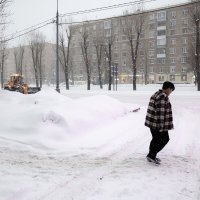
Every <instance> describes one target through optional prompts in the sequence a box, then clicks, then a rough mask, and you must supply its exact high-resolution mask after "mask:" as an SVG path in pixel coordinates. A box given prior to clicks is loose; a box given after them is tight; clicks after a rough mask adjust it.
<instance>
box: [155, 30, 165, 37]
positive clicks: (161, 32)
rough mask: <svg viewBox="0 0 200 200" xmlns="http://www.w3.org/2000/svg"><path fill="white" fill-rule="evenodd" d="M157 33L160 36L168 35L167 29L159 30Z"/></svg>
mask: <svg viewBox="0 0 200 200" xmlns="http://www.w3.org/2000/svg"><path fill="white" fill-rule="evenodd" d="M157 35H158V36H161V35H166V31H165V30H159V31H158V32H157Z"/></svg>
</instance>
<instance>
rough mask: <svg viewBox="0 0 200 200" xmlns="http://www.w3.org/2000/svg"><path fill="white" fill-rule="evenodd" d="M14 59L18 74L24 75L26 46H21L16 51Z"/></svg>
mask: <svg viewBox="0 0 200 200" xmlns="http://www.w3.org/2000/svg"><path fill="white" fill-rule="evenodd" d="M14 59H15V67H16V73H17V74H21V75H22V73H23V60H24V46H22V45H20V46H19V47H16V48H15V49H14Z"/></svg>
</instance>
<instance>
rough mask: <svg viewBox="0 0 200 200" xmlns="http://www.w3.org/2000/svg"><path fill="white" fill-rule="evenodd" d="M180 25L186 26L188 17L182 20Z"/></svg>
mask: <svg viewBox="0 0 200 200" xmlns="http://www.w3.org/2000/svg"><path fill="white" fill-rule="evenodd" d="M182 26H184V27H187V26H188V19H184V20H183V21H182Z"/></svg>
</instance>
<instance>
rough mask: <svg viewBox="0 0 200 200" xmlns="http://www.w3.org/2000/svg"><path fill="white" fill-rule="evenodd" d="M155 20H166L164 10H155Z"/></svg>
mask: <svg viewBox="0 0 200 200" xmlns="http://www.w3.org/2000/svg"><path fill="white" fill-rule="evenodd" d="M157 20H158V21H165V20H166V11H160V12H157Z"/></svg>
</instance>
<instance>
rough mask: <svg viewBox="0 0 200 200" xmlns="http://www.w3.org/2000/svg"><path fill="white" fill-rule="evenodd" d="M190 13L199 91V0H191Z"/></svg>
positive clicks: (195, 71) (199, 88)
mask: <svg viewBox="0 0 200 200" xmlns="http://www.w3.org/2000/svg"><path fill="white" fill-rule="evenodd" d="M191 2H193V3H192V5H191V8H190V14H191V19H192V23H193V24H194V26H195V52H194V54H195V68H194V74H195V81H196V83H197V90H198V91H200V37H199V33H200V0H192V1H191Z"/></svg>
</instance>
